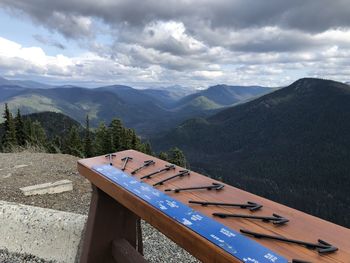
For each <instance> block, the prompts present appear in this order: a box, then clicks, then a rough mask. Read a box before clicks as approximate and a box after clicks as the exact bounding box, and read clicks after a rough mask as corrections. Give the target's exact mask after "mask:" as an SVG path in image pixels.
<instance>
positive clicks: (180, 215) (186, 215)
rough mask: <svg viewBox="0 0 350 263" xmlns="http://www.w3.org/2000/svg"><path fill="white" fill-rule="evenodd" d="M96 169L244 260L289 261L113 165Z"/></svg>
mask: <svg viewBox="0 0 350 263" xmlns="http://www.w3.org/2000/svg"><path fill="white" fill-rule="evenodd" d="M93 169H94V170H95V171H97V172H98V173H100V174H101V175H103V176H105V177H106V178H108V179H109V180H111V181H112V182H113V183H115V184H117V185H119V186H121V187H123V188H125V189H126V190H127V191H129V192H131V193H133V194H134V195H136V196H138V197H139V198H141V199H142V200H144V201H145V202H147V203H148V204H150V205H151V206H153V207H155V208H156V209H158V210H160V211H162V212H163V213H164V214H166V215H167V216H169V217H171V218H172V219H174V220H175V221H177V222H179V223H180V224H182V225H184V226H186V227H188V228H189V229H191V230H193V231H194V232H196V233H197V234H199V235H201V236H202V237H204V238H205V239H207V240H208V241H210V242H212V243H213V244H215V245H217V246H218V247H220V248H222V249H223V250H225V251H226V252H228V253H229V254H231V255H232V256H233V257H235V258H236V259H239V260H241V261H242V262H253V263H288V260H287V259H285V258H284V257H282V256H280V255H277V254H276V253H275V252H273V251H271V250H269V249H267V248H265V247H264V246H262V245H260V244H259V243H257V242H255V241H254V240H251V239H249V238H248V237H245V236H243V235H241V234H240V233H238V232H237V231H235V230H232V229H229V228H228V227H226V226H225V225H223V224H221V223H219V222H217V221H215V220H213V219H212V218H209V217H207V216H205V215H203V214H201V213H199V212H197V211H195V210H193V209H192V208H190V207H189V206H187V205H185V204H183V203H181V202H179V201H177V200H175V199H173V198H171V197H170V196H168V195H166V194H164V193H163V192H161V191H159V190H157V189H155V188H154V187H152V186H150V185H148V184H146V183H143V182H142V181H140V180H138V179H137V178H134V177H132V176H130V175H128V174H126V173H124V172H123V171H121V170H119V169H117V168H115V167H113V166H110V165H98V166H94V167H93Z"/></svg>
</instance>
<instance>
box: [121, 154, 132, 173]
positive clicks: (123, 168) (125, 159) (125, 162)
mask: <svg viewBox="0 0 350 263" xmlns="http://www.w3.org/2000/svg"><path fill="white" fill-rule="evenodd" d="M131 160H132V157H129V156H126V157H124V158H122V161H124V163H123V167H122V171H124V170H125V168H126V164H127V163H128V162H129V161H131Z"/></svg>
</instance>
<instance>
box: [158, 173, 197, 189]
mask: <svg viewBox="0 0 350 263" xmlns="http://www.w3.org/2000/svg"><path fill="white" fill-rule="evenodd" d="M190 173H191V172H190V171H189V170H181V171H180V172H179V173H178V174H175V175H173V176H170V177H168V178H166V179H164V180H162V181H159V182H157V183H155V184H153V186H157V185H162V184H163V183H165V182H167V181H169V180H171V179H174V178H176V177H183V176H185V175H190Z"/></svg>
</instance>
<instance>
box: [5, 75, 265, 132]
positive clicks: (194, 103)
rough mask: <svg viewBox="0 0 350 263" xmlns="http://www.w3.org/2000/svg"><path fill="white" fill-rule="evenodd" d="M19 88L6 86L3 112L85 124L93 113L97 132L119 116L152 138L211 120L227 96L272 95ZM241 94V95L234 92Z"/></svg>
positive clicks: (124, 88) (113, 88) (233, 98)
mask: <svg viewBox="0 0 350 263" xmlns="http://www.w3.org/2000/svg"><path fill="white" fill-rule="evenodd" d="M24 82H27V81H24ZM1 83H2V84H1ZM19 84H20V83H18V81H16V82H15V84H14V83H13V81H8V80H5V79H2V80H1V81H0V107H3V105H4V104H5V103H8V104H9V107H10V110H12V111H13V112H14V111H15V110H16V109H17V108H19V109H21V111H22V113H23V114H29V113H35V112H43V111H52V112H59V113H63V114H65V115H68V116H70V117H72V118H73V119H75V120H77V121H78V122H80V123H82V124H83V123H84V121H85V117H86V115H87V114H88V115H89V117H90V119H91V125H92V126H95V127H96V126H97V125H98V124H99V123H100V122H101V121H105V122H109V121H110V120H111V119H112V118H115V117H116V118H120V119H121V120H122V121H123V122H124V124H125V125H126V126H127V127H130V128H134V129H136V130H137V132H138V133H139V134H141V135H142V136H146V137H147V136H151V135H154V134H155V133H158V132H163V131H166V130H167V129H170V128H173V127H176V125H178V124H180V123H181V122H183V121H184V120H186V119H189V118H193V117H208V116H210V115H212V114H214V113H216V112H218V110H220V109H222V108H225V107H228V106H229V104H227V102H225V103H224V104H221V102H220V101H218V100H217V96H219V95H218V94H219V93H221V92H222V93H225V95H224V96H226V97H228V96H229V97H230V100H231V101H232V104H233V103H236V102H238V101H242V100H245V99H249V98H252V97H253V96H256V95H258V94H263V93H265V92H266V91H269V90H270V89H268V88H261V89H260V90H256V87H240V86H226V85H220V86H216V87H215V89H216V90H217V94H216V95H215V94H213V93H212V92H207V93H206V92H205V91H199V92H196V93H195V94H197V93H198V94H197V95H196V96H193V94H188V93H189V89H185V88H182V87H178V86H175V87H173V88H170V90H166V89H164V90H163V89H134V88H132V87H128V86H122V85H113V86H105V87H100V88H95V89H88V88H82V87H75V86H63V87H50V88H42V87H41V86H40V87H41V88H31V87H28V86H21V85H19ZM210 89H211V88H209V89H208V90H210ZM228 89H229V90H230V91H231V93H230V94H229V95H227V94H226V92H227V90H228ZM235 89H237V92H234V91H233V90H235ZM185 94H187V95H185Z"/></svg>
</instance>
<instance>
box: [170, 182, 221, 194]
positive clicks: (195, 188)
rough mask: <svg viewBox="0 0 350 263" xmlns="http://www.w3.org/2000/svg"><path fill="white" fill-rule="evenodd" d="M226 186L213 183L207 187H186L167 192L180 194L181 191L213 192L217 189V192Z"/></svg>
mask: <svg viewBox="0 0 350 263" xmlns="http://www.w3.org/2000/svg"><path fill="white" fill-rule="evenodd" d="M224 186H225V185H223V184H218V183H213V184H212V185H207V186H196V187H186V188H174V189H165V190H164V191H165V192H171V191H173V192H175V193H179V192H181V191H190V190H202V189H207V190H212V189H215V190H217V191H219V190H221V189H223V188H224Z"/></svg>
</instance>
